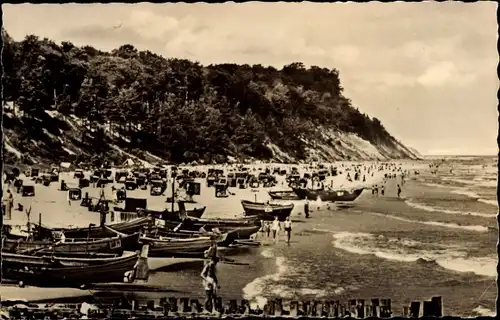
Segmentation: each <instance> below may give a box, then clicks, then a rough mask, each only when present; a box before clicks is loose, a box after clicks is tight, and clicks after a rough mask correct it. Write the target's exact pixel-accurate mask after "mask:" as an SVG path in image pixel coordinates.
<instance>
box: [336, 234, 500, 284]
mask: <svg viewBox="0 0 500 320" xmlns="http://www.w3.org/2000/svg"><path fill="white" fill-rule="evenodd" d="M333 237H334V240H333V241H332V243H333V245H334V247H336V248H338V249H341V250H344V251H348V252H351V253H355V254H362V255H374V256H376V257H379V258H382V259H385V260H391V261H398V262H407V263H410V262H414V263H417V264H420V265H425V266H431V267H432V266H441V267H443V268H445V269H448V270H451V271H457V272H473V273H475V274H478V275H483V276H490V277H496V274H497V273H496V264H497V260H496V259H495V258H490V257H481V258H469V257H467V253H466V252H464V251H463V250H462V248H461V247H458V246H457V247H454V246H443V245H441V244H435V243H423V242H419V241H415V240H409V239H399V238H398V239H396V238H388V237H385V236H382V235H378V236H377V235H375V234H370V233H351V232H339V233H335V234H334V235H333Z"/></svg>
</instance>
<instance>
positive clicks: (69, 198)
mask: <svg viewBox="0 0 500 320" xmlns="http://www.w3.org/2000/svg"><path fill="white" fill-rule="evenodd" d="M67 194H68V196H67V199H68V204H69V205H71V197H70V195H69V190H68V192H67Z"/></svg>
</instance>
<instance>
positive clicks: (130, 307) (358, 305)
mask: <svg viewBox="0 0 500 320" xmlns="http://www.w3.org/2000/svg"><path fill="white" fill-rule="evenodd" d="M421 306H423V308H421ZM3 307H6V305H5V303H4V306H3ZM95 307H96V308H90V309H89V310H88V312H87V316H88V318H92V319H103V318H109V317H110V316H111V317H116V316H128V317H131V316H139V317H140V316H148V317H154V318H162V317H174V316H184V317H185V316H189V315H191V316H196V315H197V314H200V315H201V314H202V313H203V311H206V310H205V309H204V307H203V306H202V304H200V302H199V301H198V300H196V299H189V298H181V299H178V298H162V299H160V301H159V304H156V302H155V301H154V300H150V301H148V302H147V303H146V304H145V305H144V304H143V305H140V304H139V303H138V301H136V300H132V301H126V300H117V301H116V302H115V303H111V304H98V305H96V306H95ZM80 308H81V305H76V304H75V305H73V306H70V305H65V306H60V307H59V308H56V309H54V307H52V308H51V311H50V312H51V314H56V313H61V314H63V313H64V314H66V315H69V314H73V315H76V314H78V313H79V312H80ZM421 309H423V310H421ZM29 310H31V309H29V308H28V309H27V308H21V309H16V308H14V309H12V308H11V309H10V313H11V315H12V316H15V315H16V314H18V313H19V312H21V313H22V314H23V315H24V316H27V315H28V314H30V313H33V314H35V313H37V314H39V313H40V312H44V311H43V310H44V309H43V308H40V307H37V308H33V309H32V310H31V312H30V311H29ZM45 310H47V309H45ZM215 311H217V312H219V313H221V314H226V315H243V316H245V315H248V316H264V317H272V316H283V317H301V316H307V317H326V318H343V317H351V318H358V319H363V318H369V317H377V318H390V317H392V316H393V312H392V308H391V299H371V300H370V301H365V300H364V299H352V300H349V301H347V302H346V303H341V302H340V301H339V300H336V301H303V302H298V301H291V302H289V303H288V306H287V307H286V308H285V306H284V304H283V300H282V299H275V300H271V301H268V302H267V303H266V305H265V306H264V308H263V309H260V308H258V309H252V308H251V307H250V303H249V301H248V300H241V302H240V303H239V304H238V301H237V300H229V301H228V303H226V304H223V302H222V299H221V298H217V299H216V303H215ZM21 313H19V315H21ZM402 316H403V317H410V318H418V317H422V316H423V317H442V302H441V297H433V298H432V299H431V300H430V301H424V302H423V304H421V302H420V301H414V302H411V304H410V305H409V306H405V307H403V315H402Z"/></svg>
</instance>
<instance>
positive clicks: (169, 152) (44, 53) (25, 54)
mask: <svg viewBox="0 0 500 320" xmlns="http://www.w3.org/2000/svg"><path fill="white" fill-rule="evenodd" d="M3 37H4V48H3V65H4V78H3V95H4V96H3V99H4V104H6V105H7V106H9V107H10V109H9V108H7V107H6V109H5V110H6V111H8V112H6V116H4V129H5V131H4V133H5V134H6V137H7V138H8V140H7V141H8V143H9V146H11V147H13V148H15V149H16V150H19V152H20V153H21V154H22V156H21V158H22V161H24V162H30V161H32V160H30V159H33V157H38V158H40V157H41V158H47V159H48V160H51V161H56V160H68V159H71V160H75V159H74V158H81V159H80V160H81V161H84V160H89V159H93V161H101V160H102V159H106V158H113V157H117V156H118V155H117V154H116V149H117V148H115V149H113V148H110V147H109V146H111V145H114V146H117V147H119V149H120V150H126V152H127V153H130V154H135V155H139V156H140V155H141V154H144V153H148V154H152V155H155V156H158V157H160V158H162V159H165V160H167V161H170V162H174V163H179V162H190V161H203V162H223V161H226V160H227V157H228V156H231V157H234V158H236V159H242V158H254V159H261V160H270V159H274V160H275V159H276V152H275V150H279V151H280V152H281V153H284V154H287V155H289V156H290V158H293V159H295V160H297V161H298V160H310V158H309V151H308V150H309V149H311V148H312V147H313V146H314V145H315V144H316V143H318V142H321V143H326V144H329V145H331V146H334V147H335V146H337V147H339V146H340V145H341V144H342V142H341V141H333V140H334V139H331V138H328V139H326V138H324V136H322V135H321V133H320V131H321V130H325V128H326V129H328V130H330V131H332V132H343V133H352V134H356V135H357V136H358V137H360V138H362V139H364V140H366V141H368V142H370V143H371V144H372V145H374V146H377V148H378V149H379V150H381V153H382V154H384V156H388V157H413V154H412V152H411V151H410V150H408V149H407V148H405V147H404V146H402V145H401V144H400V143H399V142H397V141H396V140H395V139H394V138H393V137H392V136H391V135H390V134H389V133H388V132H387V131H386V130H385V129H384V127H383V125H382V124H381V123H380V121H379V120H378V119H376V118H370V117H369V116H368V115H366V114H363V113H362V112H360V111H359V110H358V109H357V108H355V107H354V106H353V105H352V104H351V102H350V100H349V99H348V98H346V97H345V96H344V95H343V94H342V92H343V88H342V86H341V83H340V79H339V73H338V71H337V70H335V69H326V68H321V67H316V66H311V67H309V68H306V67H305V66H304V65H303V64H302V63H300V62H296V63H291V64H289V65H286V66H284V67H283V68H282V69H281V70H278V69H276V68H273V67H269V66H267V67H266V66H262V65H236V64H218V65H209V66H202V65H201V64H200V63H198V62H195V61H189V60H185V59H178V58H173V57H167V58H165V57H162V56H160V55H157V54H155V53H152V52H150V51H138V50H137V49H136V48H134V46H132V45H128V44H126V45H123V46H121V47H120V48H118V49H115V50H113V51H112V52H102V51H100V50H97V49H95V48H93V47H91V46H83V47H77V46H75V45H73V44H72V43H70V42H62V43H61V44H60V45H59V44H56V43H54V42H53V41H51V40H49V39H40V38H39V37H37V36H34V35H28V36H26V37H25V39H24V40H22V41H14V40H13V39H12V38H11V37H10V36H9V35H8V34H7V32H6V31H5V30H4V31H3ZM54 114H56V115H57V116H54ZM325 139H326V140H329V141H326V140H325ZM64 146H66V147H64ZM68 146H71V148H69V147H68ZM270 146H273V148H274V149H273V148H271V147H270ZM68 149H72V150H73V151H74V152H70V151H68ZM273 150H274V151H273ZM388 150H389V151H388ZM7 151H8V150H7ZM384 152H385V153H384ZM121 156H123V154H122V155H121ZM351 156H352V157H354V158H356V154H352V155H350V156H348V157H351ZM339 157H342V154H341V155H340V156H339ZM359 157H362V156H359ZM18 158H19V156H18ZM324 158H327V156H324ZM6 159H9V157H7V158H6ZM113 160H116V161H118V160H119V159H113Z"/></svg>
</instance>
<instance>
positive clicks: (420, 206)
mask: <svg viewBox="0 0 500 320" xmlns="http://www.w3.org/2000/svg"><path fill="white" fill-rule="evenodd" d="M481 200H482V199H479V200H478V201H481ZM406 204H407V205H409V206H410V207H413V208H415V209H419V210H424V211H429V212H443V213H447V214H460V215H465V216H468V215H471V216H478V217H487V218H494V217H496V216H497V214H496V213H494V214H493V213H482V212H468V211H458V210H449V209H444V208H438V207H433V206H429V205H425V204H422V203H417V202H413V201H411V200H406Z"/></svg>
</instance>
